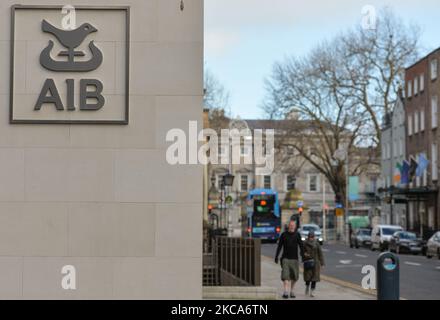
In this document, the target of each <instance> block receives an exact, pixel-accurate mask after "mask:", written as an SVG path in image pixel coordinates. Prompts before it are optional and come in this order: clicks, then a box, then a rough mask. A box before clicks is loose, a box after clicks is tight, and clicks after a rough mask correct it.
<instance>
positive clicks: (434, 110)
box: [431, 96, 438, 129]
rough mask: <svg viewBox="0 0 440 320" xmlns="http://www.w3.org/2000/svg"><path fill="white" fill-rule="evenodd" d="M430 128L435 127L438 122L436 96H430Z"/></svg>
mask: <svg viewBox="0 0 440 320" xmlns="http://www.w3.org/2000/svg"><path fill="white" fill-rule="evenodd" d="M431 120H432V121H431V128H432V129H435V128H437V123H438V98H437V96H434V97H432V99H431Z"/></svg>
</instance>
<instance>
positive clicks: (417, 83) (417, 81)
mask: <svg viewBox="0 0 440 320" xmlns="http://www.w3.org/2000/svg"><path fill="white" fill-rule="evenodd" d="M418 94H419V79H417V78H415V79H414V95H415V96H416V95H418Z"/></svg>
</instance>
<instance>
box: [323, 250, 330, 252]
mask: <svg viewBox="0 0 440 320" xmlns="http://www.w3.org/2000/svg"><path fill="white" fill-rule="evenodd" d="M322 251H323V252H329V251H330V250H329V249H322Z"/></svg>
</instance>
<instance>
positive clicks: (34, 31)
mask: <svg viewBox="0 0 440 320" xmlns="http://www.w3.org/2000/svg"><path fill="white" fill-rule="evenodd" d="M95 2H96V1H95ZM32 4H33V3H32ZM71 4H72V5H74V3H71ZM93 4H95V3H93ZM63 17H64V15H63V14H62V13H61V10H59V9H56V10H23V9H22V10H17V11H16V14H15V38H16V39H17V40H35V41H44V40H47V39H49V38H52V37H53V36H52V35H51V34H49V33H45V32H43V31H42V30H41V23H42V21H43V20H44V19H45V20H47V21H48V22H49V23H50V24H52V25H53V26H55V27H56V28H60V29H61V23H62V19H63ZM125 21H126V19H125V14H124V12H123V11H116V10H101V11H99V15H98V14H97V12H96V11H94V10H80V9H78V10H76V26H77V27H80V26H81V25H82V24H83V23H86V22H88V23H91V24H92V25H93V26H94V27H95V28H96V29H98V32H95V33H91V34H89V35H88V36H87V37H86V38H85V39H84V42H83V44H85V43H88V42H90V41H92V40H95V41H96V42H106V41H124V40H125V30H124V28H121V26H124V27H125ZM54 39H55V41H57V40H56V38H54Z"/></svg>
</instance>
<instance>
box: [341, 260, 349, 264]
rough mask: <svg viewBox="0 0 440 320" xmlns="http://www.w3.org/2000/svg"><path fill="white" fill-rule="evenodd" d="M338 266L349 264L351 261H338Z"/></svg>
mask: <svg viewBox="0 0 440 320" xmlns="http://www.w3.org/2000/svg"><path fill="white" fill-rule="evenodd" d="M339 263H340V264H350V263H351V260H339Z"/></svg>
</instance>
